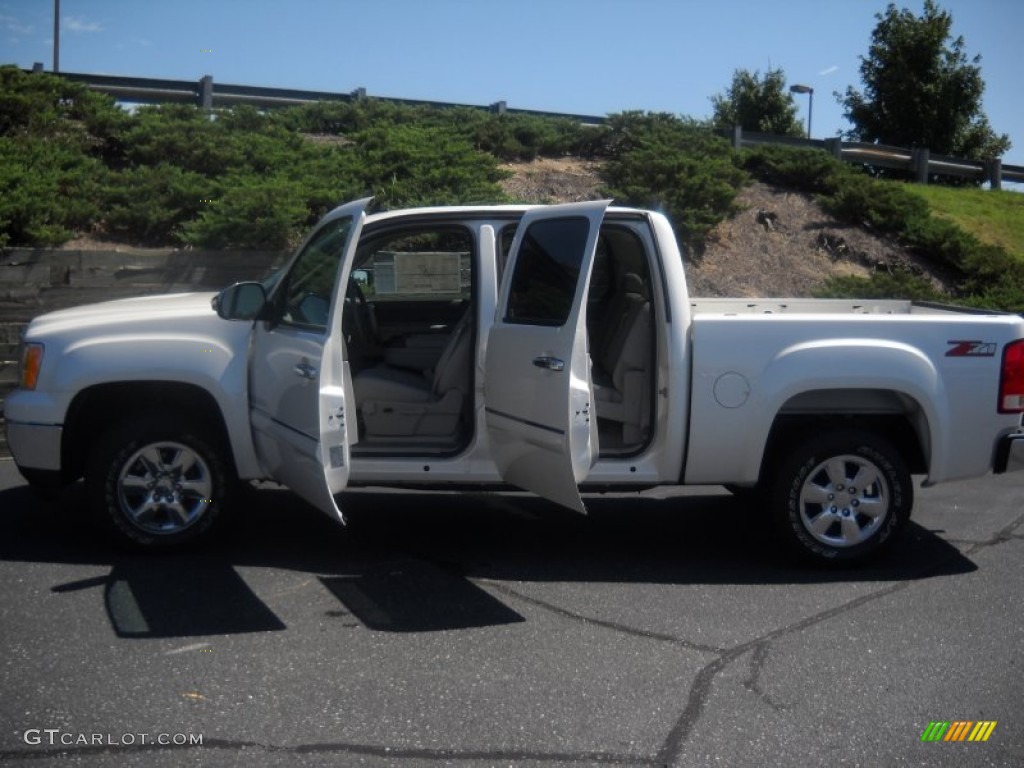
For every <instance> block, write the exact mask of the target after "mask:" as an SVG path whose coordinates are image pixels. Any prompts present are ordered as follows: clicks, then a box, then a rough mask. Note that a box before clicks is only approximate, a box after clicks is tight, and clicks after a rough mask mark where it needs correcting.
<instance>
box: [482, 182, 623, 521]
mask: <svg viewBox="0 0 1024 768" xmlns="http://www.w3.org/2000/svg"><path fill="white" fill-rule="evenodd" d="M607 207H608V201H601V202H590V203H576V204H571V205H559V206H552V207H549V208H543V209H538V210H535V211H530V212H528V213H527V214H526V215H525V216H524V217H523V219H522V222H521V223H520V225H519V227H518V229H517V231H516V237H515V240H514V241H513V243H512V250H511V253H510V256H509V263H508V266H507V267H506V270H505V278H504V280H503V284H502V288H501V295H500V298H499V302H498V311H497V317H496V318H495V324H494V326H493V327H492V328H491V331H490V333H489V336H488V341H487V359H486V364H485V365H486V368H485V370H486V382H485V403H486V412H487V427H488V439H489V442H490V445H491V452H492V455H493V457H494V461H495V463H496V465H497V467H498V471H499V472H500V473H501V476H502V478H503V479H504V480H506V481H507V482H509V483H512V484H514V485H517V486H519V487H521V488H525V489H527V490H530V491H533V492H534V493H537V494H539V495H541V496H544V497H545V498H548V499H550V500H552V501H555V502H557V503H559V504H562V505H563V506H566V507H569V508H571V509H575V510H578V511H580V512H585V511H586V509H585V507H584V506H583V501H582V499H581V498H580V495H579V489H578V484H579V483H580V482H581V481H583V480H584V479H585V478H586V476H587V474H588V473H589V472H590V468H591V467H592V466H593V463H594V461H595V460H596V458H597V455H598V445H597V417H596V414H595V413H594V394H593V385H592V382H591V376H590V356H589V354H588V353H587V330H586V302H585V297H586V293H587V286H588V284H589V280H590V271H591V268H592V266H593V261H594V253H595V251H596V249H597V238H598V234H599V232H600V228H601V221H602V219H603V218H604V212H605V210H606V208H607Z"/></svg>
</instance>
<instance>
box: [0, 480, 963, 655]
mask: <svg viewBox="0 0 1024 768" xmlns="http://www.w3.org/2000/svg"><path fill="white" fill-rule="evenodd" d="M342 504H343V507H344V508H345V510H346V512H347V514H348V515H349V518H350V524H349V526H348V527H347V528H342V527H341V526H338V525H337V524H335V523H332V522H331V521H330V520H328V519H327V518H326V517H325V516H323V515H321V514H320V513H319V512H317V511H316V510H313V509H311V508H310V507H308V506H306V505H305V504H304V503H303V502H301V501H300V500H299V499H298V498H297V497H295V496H294V495H292V494H291V493H289V492H287V491H279V490H271V491H267V490H263V491H260V492H251V493H247V494H246V495H245V498H244V499H243V502H242V503H241V504H240V505H239V508H238V509H237V510H236V513H235V515H234V516H233V518H232V519H231V520H230V522H229V524H228V525H226V526H224V527H223V528H222V530H221V531H220V534H219V535H218V536H215V537H213V538H212V539H211V540H210V541H208V542H204V543H203V544H202V545H201V546H199V547H197V548H195V549H193V550H190V551H185V552H176V553H159V554H145V555H142V554H137V553H126V552H124V551H122V550H119V549H117V548H115V547H114V546H112V544H111V543H110V542H109V541H108V540H107V539H105V538H104V537H103V536H102V535H101V534H100V533H99V532H98V531H97V530H96V529H95V528H94V526H93V525H92V524H91V522H90V521H89V520H88V516H87V515H86V513H85V510H84V507H83V504H82V500H81V497H80V493H78V492H76V491H75V490H72V491H71V492H69V493H68V494H65V496H64V497H63V498H62V499H61V500H60V501H59V502H58V503H56V504H54V503H50V504H44V503H43V502H40V501H38V500H37V499H35V497H34V496H33V495H32V494H31V493H30V492H29V491H28V490H27V489H26V488H24V487H19V488H14V489H10V490H6V491H2V492H0V509H2V510H4V511H3V512H2V513H0V560H3V561H14V562H31V563H55V564H88V565H99V566H109V567H110V573H109V574H107V575H104V576H101V577H95V578H89V579H85V580H80V581H73V582H69V583H56V584H54V585H53V586H52V587H51V591H52V592H53V593H54V594H58V595H60V594H66V593H71V592H77V591H79V590H85V589H102V591H103V596H104V600H103V602H104V606H105V609H106V612H107V614H108V618H109V620H110V623H111V626H112V628H113V629H114V632H115V633H116V634H117V635H118V636H119V637H123V638H153V637H195V636H204V635H223V634H235V633H246V632H269V631H281V630H284V629H286V626H285V624H284V623H283V622H282V621H281V620H280V618H278V617H277V616H276V615H275V614H274V612H273V611H272V610H271V609H270V608H269V607H267V606H266V605H265V604H264V603H263V602H262V601H261V600H260V598H259V597H258V596H257V595H256V594H255V593H254V592H253V591H252V590H251V589H250V587H249V586H248V585H247V584H246V582H245V580H244V579H243V578H242V577H241V576H240V575H239V574H238V573H237V571H236V570H235V567H236V566H245V567H252V566H256V567H269V568H282V569H288V570H291V571H296V572H301V573H308V574H313V575H315V576H316V577H317V578H318V579H319V581H320V583H321V584H322V585H323V586H324V587H325V588H326V589H327V590H328V592H329V593H330V594H332V595H333V596H334V597H335V598H336V599H337V600H338V603H339V608H340V609H342V610H338V611H329V612H328V614H329V615H337V616H342V615H348V614H351V615H353V616H355V617H356V618H357V619H358V620H359V621H361V622H362V623H363V625H365V626H366V627H368V628H370V629H372V630H378V631H387V632H428V631H438V630H446V629H458V628H468V627H481V626H492V625H500V624H509V623H514V622H521V621H524V618H523V617H522V616H521V615H520V614H519V613H517V612H516V611H515V610H513V609H512V608H511V607H509V606H508V605H506V604H504V603H503V602H502V601H501V600H499V599H498V598H497V597H495V596H494V595H493V594H492V593H491V592H490V591H487V590H486V589H485V588H484V587H483V586H481V585H480V583H479V582H481V581H494V582H505V581H509V582H603V583H650V584H675V585H678V586H680V587H686V586H688V585H706V584H736V585H753V584H822V583H830V582H862V583H865V582H866V583H870V582H877V581H883V582H899V581H910V580H918V579H925V578H932V577H935V576H946V575H950V574H960V573H967V572H970V571H973V570H976V566H975V565H974V564H973V563H972V562H971V561H970V560H969V559H968V558H966V557H964V556H963V555H962V554H961V553H960V552H959V551H958V550H957V549H956V548H955V547H953V546H952V545H950V544H949V543H947V542H946V541H944V540H943V539H942V538H941V537H940V536H939V535H938V534H937V533H936V532H932V531H929V530H927V529H925V528H923V527H922V526H919V525H917V524H915V523H911V526H910V529H909V530H908V531H907V535H906V536H904V537H903V539H902V540H901V541H900V542H899V543H898V544H897V546H896V547H894V548H893V550H892V551H891V552H890V553H889V554H888V555H887V556H886V557H885V558H883V559H881V560H879V561H877V562H874V563H870V564H868V565H865V566H862V567H857V568H846V569H827V570H824V569H816V568H810V567H805V566H801V565H799V564H796V563H794V562H793V561H792V560H791V559H790V558H789V556H788V555H787V554H786V553H784V552H782V551H780V550H779V547H778V546H777V545H776V544H775V543H774V541H773V539H772V536H771V533H770V530H769V528H768V526H767V525H766V524H765V522H764V521H763V520H762V517H763V516H760V515H758V510H757V509H753V508H750V507H748V506H745V505H744V503H743V502H740V501H739V500H737V499H735V498H733V497H731V496H729V495H724V494H715V493H713V492H709V493H708V494H706V495H704V494H701V495H693V494H691V495H686V496H682V497H675V498H671V499H660V498H650V497H641V496H638V495H625V494H618V495H615V496H607V497H602V496H593V497H588V499H587V504H588V507H589V509H590V515H588V516H587V517H583V516H578V515H575V514H573V513H569V512H564V511H562V510H561V509H559V508H558V507H555V506H554V505H552V504H550V503H548V502H546V501H543V500H541V499H537V498H535V497H532V496H528V495H525V494H480V493H440V494H424V493H420V494H411V495H410V494H400V493H391V492H371V491H355V492H351V493H347V494H345V496H344V497H343V499H342Z"/></svg>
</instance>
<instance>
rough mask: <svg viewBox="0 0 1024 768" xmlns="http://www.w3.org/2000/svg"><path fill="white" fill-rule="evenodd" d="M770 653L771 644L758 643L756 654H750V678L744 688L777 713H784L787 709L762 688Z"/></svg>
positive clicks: (745, 682) (744, 682)
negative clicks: (762, 677)
mask: <svg viewBox="0 0 1024 768" xmlns="http://www.w3.org/2000/svg"><path fill="white" fill-rule="evenodd" d="M770 651H771V643H769V642H764V643H758V644H757V645H756V646H754V652H753V653H751V654H750V676H749V677H748V678H747V679H746V680H744V681H743V687H744V688H746V689H747V690H748V691H750V692H751V693H753V694H754V695H755V696H757V697H758V698H759V699H761V701H763V702H764V703H765V704H767V705H768V706H769V707H771V708H772V709H774V710H775V711H776V712H784V711H785V710H786V708H785V707H784V706H782V705H781V704H779V703H778V702H777V701H775V699H774V698H772V696H771V694H769V693H768V692H767V691H766V690H764V688H762V687H761V672H762V671H763V670H764V665H765V662H766V661H768V653H769V652H770Z"/></svg>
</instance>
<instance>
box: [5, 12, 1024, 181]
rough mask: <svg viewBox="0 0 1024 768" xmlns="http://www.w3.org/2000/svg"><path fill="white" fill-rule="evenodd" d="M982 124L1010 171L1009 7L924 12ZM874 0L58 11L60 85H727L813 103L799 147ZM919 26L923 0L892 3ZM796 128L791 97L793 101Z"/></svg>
mask: <svg viewBox="0 0 1024 768" xmlns="http://www.w3.org/2000/svg"><path fill="white" fill-rule="evenodd" d="M939 4H940V6H941V7H943V8H945V9H946V10H949V11H950V12H951V13H952V14H953V22H954V34H957V35H962V36H963V37H964V39H965V41H966V45H967V53H968V55H970V56H973V55H975V54H981V56H982V62H981V66H982V75H983V77H984V79H985V81H986V85H987V88H986V92H985V102H984V105H985V112H986V114H987V115H988V117H989V119H990V121H991V123H992V126H993V128H994V129H995V130H996V131H997V132H999V133H1008V134H1009V135H1010V139H1011V140H1012V141H1013V144H1014V147H1013V148H1012V149H1011V150H1010V152H1009V154H1008V155H1007V156H1006V157H1005V158H1004V161H1005V162H1007V163H1013V164H1018V165H1024V99H1022V98H1021V93H1022V85H1021V80H1022V77H1024V67H1022V64H1021V52H1020V51H1021V47H1020V36H1021V35H1022V34H1024V2H1020V0H940V3H939ZM885 5H886V3H885V0H505V1H503V2H497V1H496V0H419V1H417V0H358V1H355V0H333V2H332V1H331V0H276V1H275V2H269V1H268V0H173V1H168V0H61V54H60V63H61V69H62V70H63V71H67V72H87V73H94V74H119V75H135V76H140V77H164V78H177V79H188V80H198V79H199V78H200V77H202V76H203V75H206V74H209V75H213V77H214V80H215V81H217V82H222V83H232V84H244V85H261V86H280V87H290V88H306V89H312V90H327V91H339V92H350V91H352V90H354V89H355V88H357V87H364V88H366V90H367V93H368V94H369V95H371V96H373V95H377V96H393V97H401V98H412V99H430V100H436V101H452V102H460V103H468V104H489V103H491V102H494V101H498V100H504V101H506V102H507V103H508V105H509V106H510V107H518V108H524V109H540V110H549V111H557V112H574V113H580V114H594V115H603V114H607V113H609V112H618V111H621V110H625V109H642V110H654V111H666V112H673V113H677V114H684V115H689V116H692V117H697V118H700V117H706V116H708V115H709V114H710V111H711V105H710V101H709V97H711V96H712V95H713V94H715V93H718V92H721V91H723V90H724V89H725V88H726V86H727V85H728V84H729V82H730V79H731V77H732V73H733V71H734V70H735V69H738V68H744V69H749V70H760V71H761V72H764V71H765V70H767V69H768V68H769V67H781V68H782V69H783V70H785V73H786V75H787V78H788V80H789V82H790V83H791V84H792V83H802V84H806V85H809V86H811V87H813V88H814V91H815V92H814V114H813V125H812V129H813V134H814V136H815V137H816V138H822V137H827V136H834V135H836V133H837V132H838V131H840V130H843V129H845V128H847V127H848V126H847V124H846V122H845V121H844V120H843V117H842V111H841V108H840V107H839V105H838V104H837V103H836V100H835V98H834V97H833V96H832V92H833V91H843V90H845V88H846V86H847V85H855V86H857V87H860V85H861V84H860V80H859V70H858V67H859V63H860V62H859V59H858V57H859V56H861V55H865V54H866V53H867V49H868V44H869V41H870V36H871V31H872V29H873V28H874V26H875V23H876V20H875V18H874V15H875V13H877V12H880V11H882V10H884V8H885ZM897 5H898V6H900V7H908V8H910V9H912V10H913V11H914V12H915V13H920V11H921V8H922V0H905V1H904V2H898V3H897ZM52 46H53V1H52V0H0V63H16V64H18V65H20V66H23V67H31V65H32V63H33V62H36V61H41V62H43V63H44V64H45V66H46V68H47V69H50V68H51V67H52ZM797 101H798V104H799V106H800V110H801V111H800V116H801V119H803V120H806V117H807V112H806V109H807V97H806V96H798V97H797Z"/></svg>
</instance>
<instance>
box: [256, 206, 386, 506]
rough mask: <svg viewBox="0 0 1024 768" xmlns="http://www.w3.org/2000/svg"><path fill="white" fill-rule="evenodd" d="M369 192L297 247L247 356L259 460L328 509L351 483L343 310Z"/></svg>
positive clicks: (352, 435) (351, 411) (352, 431)
mask: <svg viewBox="0 0 1024 768" xmlns="http://www.w3.org/2000/svg"><path fill="white" fill-rule="evenodd" d="M369 201H370V198H367V199H365V200H358V201H356V202H353V203H348V204H347V205H344V206H341V207H340V208H337V209H335V210H334V211H332V212H331V213H329V214H328V215H327V216H326V217H324V219H323V220H322V221H321V223H320V225H319V227H318V228H317V229H316V231H315V232H313V234H312V235H311V236H310V237H309V239H308V240H307V241H306V243H305V244H304V245H303V246H302V248H301V249H300V251H299V253H298V255H297V256H296V257H295V259H294V260H293V261H292V263H291V265H290V266H289V267H288V270H287V272H286V274H285V275H284V277H282V278H281V282H280V283H279V284H278V286H277V289H276V290H275V293H274V295H273V297H272V299H271V303H272V308H273V309H272V315H273V316H272V317H270V318H268V319H266V320H261V321H257V322H256V324H255V327H254V330H253V340H252V349H251V352H250V363H249V394H250V420H251V424H252V430H253V440H254V442H255V444H256V450H257V452H258V453H259V456H260V459H261V461H262V463H263V465H264V467H265V468H266V469H267V470H268V472H269V473H270V475H271V477H273V479H274V480H276V481H278V482H280V483H282V484H284V485H286V486H288V487H289V488H291V489H292V490H293V491H294V492H295V493H297V494H298V495H299V496H301V497H302V498H303V499H305V500H306V501H308V502H309V503H310V504H312V505H313V506H315V507H317V508H318V509H320V510H322V511H323V512H325V513H327V514H328V515H329V516H330V517H332V518H334V519H336V520H339V521H341V522H344V520H345V518H344V517H343V515H342V513H341V510H340V509H338V506H337V503H336V502H335V500H334V494H336V493H339V492H340V491H341V490H342V489H344V488H345V485H346V484H347V483H348V474H349V446H350V444H351V443H353V442H355V440H356V428H355V399H354V397H353V394H352V376H351V373H350V371H349V365H348V361H347V360H346V359H345V346H344V336H343V335H342V334H343V329H342V318H343V316H344V306H345V291H346V287H347V284H348V276H349V273H350V271H351V269H352V258H353V255H354V253H355V249H356V246H357V245H358V243H359V234H360V231H361V229H362V225H363V220H364V219H365V216H366V215H365V209H366V206H367V204H368V203H369Z"/></svg>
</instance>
